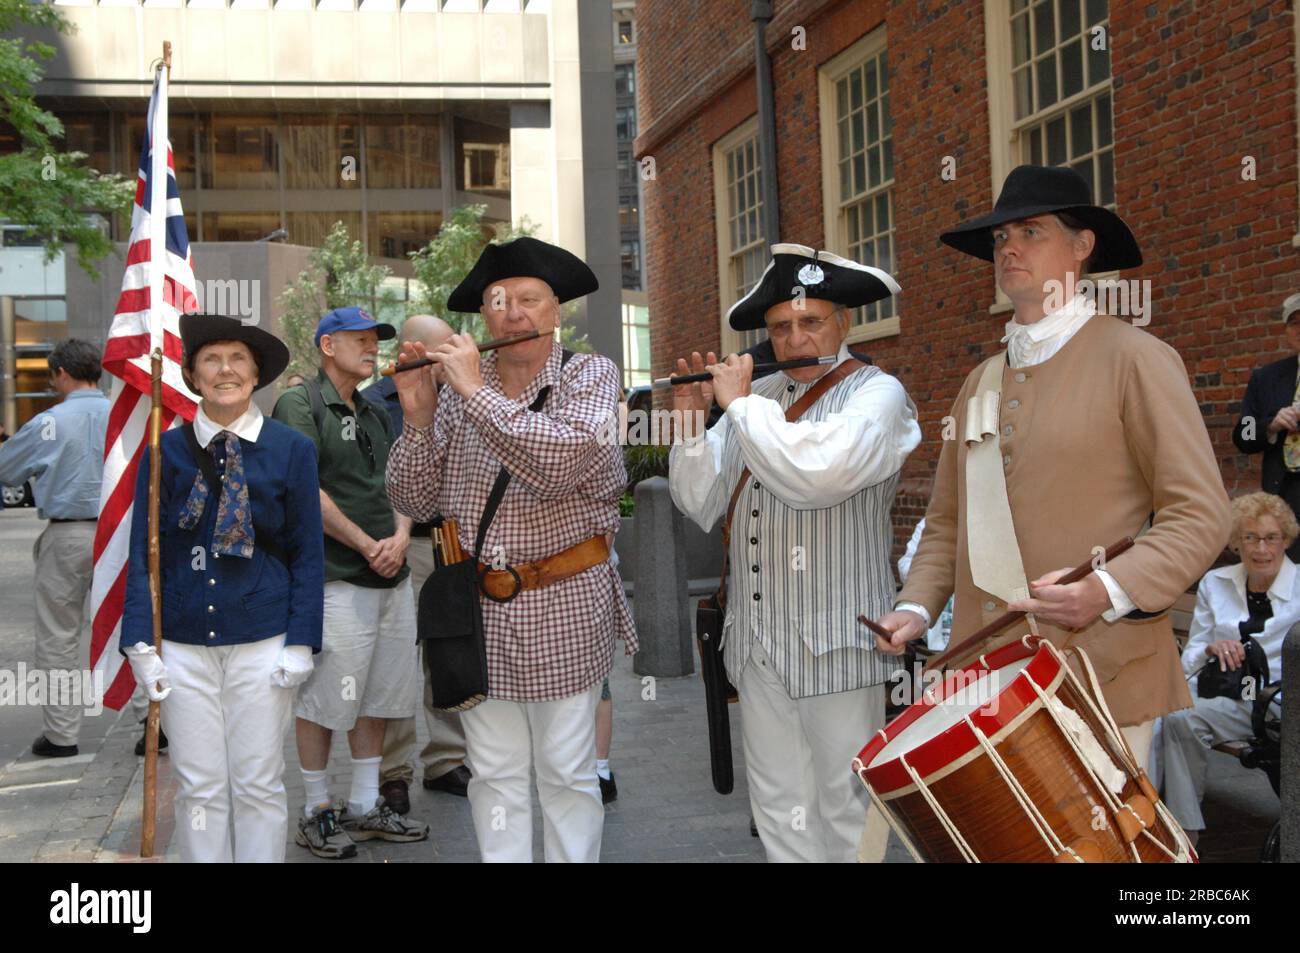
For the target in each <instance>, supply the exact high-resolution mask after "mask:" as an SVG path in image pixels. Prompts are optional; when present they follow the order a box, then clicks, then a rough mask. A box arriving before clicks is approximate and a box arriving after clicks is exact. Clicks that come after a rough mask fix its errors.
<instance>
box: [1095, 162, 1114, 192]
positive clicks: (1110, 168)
mask: <svg viewBox="0 0 1300 953" xmlns="http://www.w3.org/2000/svg"><path fill="white" fill-rule="evenodd" d="M1097 165H1098V171H1097V178H1098V179H1099V180H1100V181H1099V183H1098V184H1099V185H1100V186H1101V188H1100V189H1098V193H1099V194H1098V196H1097V202H1098V203H1099V204H1101V205H1114V204H1115V156H1114V154H1113V153H1111V152H1103V153H1102V154H1101V155H1099V156H1098V157H1097Z"/></svg>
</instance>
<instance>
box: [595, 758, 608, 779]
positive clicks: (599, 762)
mask: <svg viewBox="0 0 1300 953" xmlns="http://www.w3.org/2000/svg"><path fill="white" fill-rule="evenodd" d="M596 774H597V776H599V777H602V778H604V779H605V780H606V781H608V780H609V778H610V774H609V758H597V759H596Z"/></svg>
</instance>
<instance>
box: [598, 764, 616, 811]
mask: <svg viewBox="0 0 1300 953" xmlns="http://www.w3.org/2000/svg"><path fill="white" fill-rule="evenodd" d="M596 780H597V781H599V782H600V803H601V804H608V803H609V802H610V801H617V800H618V785H617V784H615V783H614V772H613V771H611V772H610V773H609V777H608V778H602V777H601V776H600V775H596Z"/></svg>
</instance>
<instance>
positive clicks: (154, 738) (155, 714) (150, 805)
mask: <svg viewBox="0 0 1300 953" xmlns="http://www.w3.org/2000/svg"><path fill="white" fill-rule="evenodd" d="M162 361H163V356H162V351H161V350H159V349H157V348H155V349H154V352H153V354H151V355H150V356H149V380H150V384H151V387H150V397H151V398H152V401H153V403H152V406H151V408H150V411H149V598H150V601H151V602H152V604H153V647H154V651H156V652H157V653H158V657H159V658H162V562H161V556H160V552H159V549H160V547H159V538H158V531H159V526H158V498H159V488H160V486H161V476H162V442H161V441H162ZM161 714H162V712H161V706H160V705H159V704H158V702H156V701H151V702H149V717H148V719H147V720H146V723H145V729H144V738H145V741H144V817H143V819H142V821H141V824H140V856H141V857H152V856H153V842H154V824H155V821H156V819H157V814H158V811H157V803H156V802H157V794H158V727H159V720H160V718H161Z"/></svg>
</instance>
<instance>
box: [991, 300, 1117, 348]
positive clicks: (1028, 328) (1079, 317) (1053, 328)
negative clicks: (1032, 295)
mask: <svg viewBox="0 0 1300 953" xmlns="http://www.w3.org/2000/svg"><path fill="white" fill-rule="evenodd" d="M1096 313H1097V304H1096V302H1095V301H1093V300H1092V299H1091V298H1089V297H1088V296H1086V295H1081V294H1080V295H1075V296H1074V297H1073V298H1071V299H1070V300H1069V301H1067V302H1065V304H1063V305H1061V307H1059V308H1057V309H1056V310H1055V311H1051V312H1048V313H1047V314H1045V315H1043V317H1042V318H1041V319H1040V320H1038V321H1035V322H1034V323H1033V324H1021V323H1020V322H1019V321H1017V320H1016V319H1015V318H1012V319H1011V320H1010V321H1008V322H1007V326H1006V332H1007V333H1006V334H1005V335H1004V336H1003V338H1002V343H1003V344H1005V343H1006V342H1007V341H1009V340H1011V338H1012V337H1013V336H1015V337H1026V338H1028V339H1029V340H1030V341H1031V342H1033V343H1034V344H1041V343H1042V342H1043V341H1046V340H1048V339H1050V338H1054V337H1057V336H1058V335H1061V334H1067V333H1071V332H1073V331H1076V330H1078V329H1079V328H1080V327H1082V326H1083V324H1084V323H1085V322H1086V321H1087V320H1088V319H1089V318H1091V317H1092V316H1093V315H1094V314H1096Z"/></svg>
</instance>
